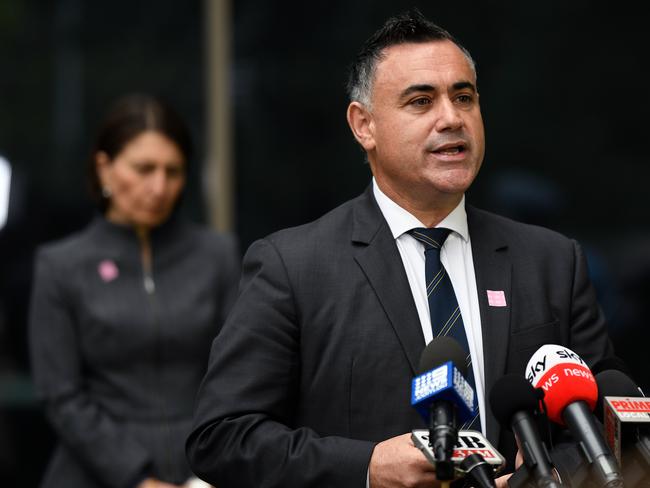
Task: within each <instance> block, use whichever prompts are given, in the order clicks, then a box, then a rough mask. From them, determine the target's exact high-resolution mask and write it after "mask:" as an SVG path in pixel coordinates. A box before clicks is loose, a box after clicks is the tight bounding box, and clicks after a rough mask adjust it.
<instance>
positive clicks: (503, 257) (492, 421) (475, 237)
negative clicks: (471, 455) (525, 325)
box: [467, 206, 512, 444]
mask: <svg viewBox="0 0 650 488" xmlns="http://www.w3.org/2000/svg"><path fill="white" fill-rule="evenodd" d="M467 221H468V227H469V233H470V238H471V240H472V258H473V261H474V270H475V271H474V272H475V274H476V287H477V289H478V301H479V308H480V312H481V330H482V339H483V361H484V365H483V366H484V371H485V397H486V409H487V417H486V418H487V437H488V438H489V439H490V440H491V441H493V442H494V443H495V444H496V443H497V442H498V439H499V433H500V425H499V422H497V420H496V418H495V417H494V416H493V415H492V409H491V408H490V407H489V393H490V391H491V390H492V386H493V385H494V383H495V382H496V380H497V379H498V378H500V377H501V376H502V375H503V374H504V372H505V368H506V359H507V357H506V356H507V351H508V339H509V337H510V308H511V306H512V287H511V282H510V278H511V263H510V258H509V255H508V245H507V243H506V241H505V239H504V238H503V237H502V236H499V235H498V234H497V233H496V232H495V230H494V226H491V225H489V223H488V222H486V218H485V217H484V214H483V213H482V212H481V211H479V210H477V209H475V208H473V207H471V206H468V207H467ZM487 290H493V291H503V293H504V295H505V300H506V306H505V307H499V306H491V305H490V303H489V300H488V296H487Z"/></svg>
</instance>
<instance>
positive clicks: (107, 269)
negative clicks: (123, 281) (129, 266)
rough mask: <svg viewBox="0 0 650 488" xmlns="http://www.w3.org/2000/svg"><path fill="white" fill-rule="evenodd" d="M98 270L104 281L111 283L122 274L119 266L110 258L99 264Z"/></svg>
mask: <svg viewBox="0 0 650 488" xmlns="http://www.w3.org/2000/svg"><path fill="white" fill-rule="evenodd" d="M97 271H98V272H99V276H100V277H101V279H102V280H104V282H106V283H109V282H111V281H113V280H114V279H115V278H117V277H118V276H119V275H120V271H119V270H118V269H117V266H116V265H115V263H114V262H113V261H111V260H110V259H104V260H103V261H102V262H101V263H99V266H97Z"/></svg>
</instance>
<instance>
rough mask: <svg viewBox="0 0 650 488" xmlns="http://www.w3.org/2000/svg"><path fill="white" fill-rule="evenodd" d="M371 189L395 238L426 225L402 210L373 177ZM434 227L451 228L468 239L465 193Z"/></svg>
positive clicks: (464, 238)
mask: <svg viewBox="0 0 650 488" xmlns="http://www.w3.org/2000/svg"><path fill="white" fill-rule="evenodd" d="M372 191H373V194H374V196H375V200H377V205H379V209H380V210H381V213H382V214H383V215H384V218H385V219H386V222H387V223H388V227H389V228H390V231H391V233H392V234H393V238H395V239H397V238H398V237H399V236H401V235H402V234H404V233H406V232H408V231H409V230H411V229H414V228H416V227H426V226H425V225H424V224H423V223H422V222H420V220H419V219H418V218H417V217H415V216H414V215H413V214H411V213H409V212H408V211H406V210H404V209H403V208H402V207H400V206H399V205H398V204H396V203H395V202H394V201H393V200H391V199H390V198H388V197H387V196H386V194H385V193H384V192H382V191H381V190H380V189H379V185H377V181H375V178H374V177H373V179H372ZM436 227H444V228H446V229H451V230H452V231H454V232H456V233H457V234H459V235H460V236H461V237H462V238H463V240H465V241H467V240H469V231H468V229H467V213H466V212H465V195H463V198H461V200H460V203H459V204H458V205H457V206H456V208H454V209H453V210H452V211H451V212H450V213H449V215H447V216H446V217H445V218H444V219H442V221H441V222H440V223H439V224H438V225H437V226H436Z"/></svg>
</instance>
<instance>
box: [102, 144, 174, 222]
mask: <svg viewBox="0 0 650 488" xmlns="http://www.w3.org/2000/svg"><path fill="white" fill-rule="evenodd" d="M95 161H96V164H97V173H98V175H99V180H100V182H101V185H102V190H103V191H104V192H106V193H108V194H110V197H109V200H110V202H109V205H108V209H107V211H106V218H108V220H110V221H111V222H115V223H118V224H126V225H132V226H134V227H136V228H141V229H145V230H149V229H152V228H153V227H156V226H158V225H160V224H162V223H163V222H164V221H165V220H167V218H168V217H169V215H170V213H171V212H172V210H173V209H174V206H175V204H176V201H177V200H178V197H179V196H180V194H181V191H182V189H183V186H184V185H185V158H184V156H183V153H182V152H181V150H180V148H179V147H178V145H177V144H176V143H175V142H173V141H172V140H171V139H169V138H168V137H167V136H165V135H163V134H161V133H159V132H154V131H146V132H142V133H141V134H140V135H138V136H136V137H135V138H134V139H132V140H131V141H130V142H129V143H127V144H126V145H125V146H124V148H123V149H122V151H121V152H120V153H118V154H117V156H115V158H113V160H110V159H109V157H108V155H107V154H106V153H104V152H99V153H97V154H96V155H95Z"/></svg>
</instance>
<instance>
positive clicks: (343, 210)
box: [187, 188, 612, 488]
mask: <svg viewBox="0 0 650 488" xmlns="http://www.w3.org/2000/svg"><path fill="white" fill-rule="evenodd" d="M467 213H468V224H469V232H470V235H471V240H472V253H473V258H474V266H475V270H476V281H477V286H478V295H479V302H480V309H481V324H482V330H483V344H484V349H485V351H484V356H485V374H486V391H488V392H489V391H490V389H491V387H492V385H493V384H494V382H495V381H496V379H497V378H499V377H500V376H501V375H503V374H504V373H508V372H509V373H517V374H523V372H524V369H525V366H526V363H527V361H528V359H529V358H530V356H531V355H532V354H533V353H534V352H535V350H536V349H537V348H538V347H540V346H541V345H543V344H546V343H559V344H564V345H566V346H568V347H570V348H571V349H573V350H574V351H575V352H577V353H578V354H580V355H581V356H582V357H583V358H584V359H585V360H586V361H587V362H589V363H593V362H594V361H597V360H599V359H601V358H603V357H605V356H607V355H609V354H611V353H612V351H611V346H610V343H609V340H608V338H607V335H606V331H605V323H604V320H603V316H602V313H601V312H600V310H599V307H598V305H597V303H596V298H595V294H594V291H593V289H592V286H591V284H590V282H589V280H588V277H587V269H586V266H585V261H584V259H583V256H582V254H581V252H580V249H579V247H578V245H577V244H576V243H575V242H574V241H572V240H569V239H567V238H565V237H563V236H561V235H559V234H557V233H555V232H552V231H549V230H546V229H542V228H539V227H533V226H529V225H523V224H520V223H516V222H513V221H511V220H508V219H505V218H502V217H499V216H496V215H493V214H490V213H487V212H484V211H480V210H477V209H475V208H472V207H468V208H467ZM486 290H503V291H504V292H505V297H506V301H507V304H508V306H507V307H503V308H497V307H490V306H489V304H488V302H487V296H486ZM424 347H425V344H424V338H423V334H422V330H421V326H420V322H419V319H418V315H417V311H416V307H415V303H414V300H413V297H412V294H411V291H410V287H409V284H408V280H407V277H406V274H405V271H404V267H403V264H402V260H401V258H400V255H399V251H398V250H397V246H396V244H395V241H394V239H393V237H392V235H391V233H390V230H389V228H388V224H387V223H386V221H385V220H384V218H383V216H382V214H381V212H380V210H379V208H378V206H377V204H376V202H375V199H374V197H373V195H372V189H371V188H369V189H368V190H367V191H366V192H365V193H364V194H363V195H361V196H360V197H358V198H357V199H355V200H352V201H350V202H348V203H346V204H344V205H342V206H340V207H338V208H337V209H335V210H333V211H332V212H330V213H329V214H327V215H325V216H324V217H322V218H320V219H319V220H317V221H315V222H313V223H310V224H307V225H304V226H301V227H297V228H292V229H287V230H283V231H280V232H278V233H275V234H273V235H271V236H269V237H267V238H266V239H262V240H260V241H257V242H255V243H254V244H253V245H252V246H251V247H250V249H249V250H248V252H247V254H246V257H245V258H244V265H243V279H242V284H241V285H240V296H239V298H238V301H237V302H236V304H235V306H234V308H233V311H232V313H231V314H230V316H229V318H228V320H227V322H226V324H225V325H224V328H223V329H222V332H221V333H220V335H219V336H218V337H217V338H216V339H215V341H214V343H213V346H212V353H211V357H210V365H209V368H208V372H207V375H206V377H205V379H204V381H203V383H202V387H201V390H200V393H199V398H198V405H197V410H196V413H195V421H194V430H193V432H192V434H191V436H190V437H189V439H188V443H187V453H188V456H189V460H190V463H191V465H192V466H193V468H194V470H195V472H196V473H198V474H199V475H200V476H201V477H203V478H204V479H206V480H207V481H209V482H211V483H213V484H215V485H217V486H219V488H235V487H242V488H246V487H250V488H253V487H255V488H262V487H291V488H299V487H310V488H314V487H323V488H325V487H350V488H363V487H364V486H365V482H366V473H367V468H368V462H369V460H370V456H371V454H372V450H373V447H374V445H375V443H376V442H378V441H381V440H384V439H387V438H389V437H392V436H395V435H399V434H403V433H406V432H409V431H411V430H412V429H414V428H421V427H424V424H423V423H422V421H421V419H420V418H419V417H418V415H417V414H416V412H415V411H414V409H413V408H412V407H411V406H410V403H409V401H410V381H411V379H412V377H413V376H414V375H415V372H416V369H417V365H418V361H419V357H420V354H421V352H422V350H423V349H424ZM487 430H488V431H487V435H488V437H489V438H490V439H491V440H492V441H493V442H494V443H495V444H496V445H498V446H499V448H500V449H503V450H504V451H506V452H507V453H508V455H509V457H511V458H512V455H513V453H514V451H513V449H512V445H513V439H512V436H511V434H509V433H507V432H504V435H503V436H502V435H501V434H502V432H501V430H500V427H499V425H498V423H497V422H496V420H495V419H494V417H493V416H492V414H491V412H488V417H487ZM506 448H507V449H506ZM511 451H512V452H511Z"/></svg>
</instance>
